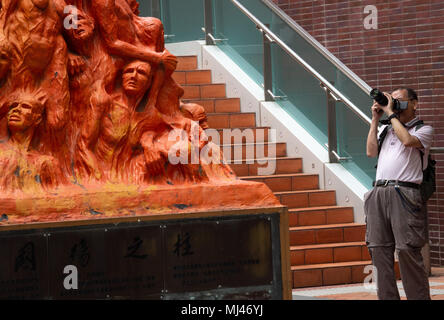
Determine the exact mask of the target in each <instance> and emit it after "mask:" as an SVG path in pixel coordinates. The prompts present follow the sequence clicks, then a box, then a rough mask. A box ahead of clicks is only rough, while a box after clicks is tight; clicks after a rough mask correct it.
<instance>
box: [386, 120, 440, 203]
mask: <svg viewBox="0 0 444 320" xmlns="http://www.w3.org/2000/svg"><path fill="white" fill-rule="evenodd" d="M422 126H424V122H423V121H422V120H418V121H417V122H415V123H414V124H413V125H412V126H411V127H415V131H416V130H418V129H419V128H421V127H422ZM390 127H391V125H388V126H386V127H385V128H384V130H383V131H382V132H381V134H380V136H379V139H378V154H379V153H380V152H381V148H382V143H383V142H384V139H385V137H386V136H387V132H388V130H389V128H390ZM418 151H419V153H420V155H421V165H422V167H421V168H423V167H424V164H423V161H424V160H423V158H424V153H423V152H422V151H421V150H419V149H418ZM422 176H423V178H422V183H421V187H420V191H421V196H422V200H423V201H424V202H426V201H427V200H429V199H430V197H431V196H432V195H433V194H434V193H435V191H436V161H435V160H433V159H432V157H431V156H430V154H429V157H428V159H427V168H426V169H425V170H423V171H422Z"/></svg>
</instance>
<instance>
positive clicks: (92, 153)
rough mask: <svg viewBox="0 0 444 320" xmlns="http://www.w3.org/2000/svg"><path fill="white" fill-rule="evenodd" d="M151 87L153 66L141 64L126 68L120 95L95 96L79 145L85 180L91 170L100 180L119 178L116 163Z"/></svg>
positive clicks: (138, 62) (78, 163) (79, 161)
mask: <svg viewBox="0 0 444 320" xmlns="http://www.w3.org/2000/svg"><path fill="white" fill-rule="evenodd" d="M151 84H152V71H151V66H150V65H149V64H148V63H145V62H141V61H137V62H134V63H130V64H129V65H128V66H126V67H125V68H124V69H123V73H122V89H121V91H120V92H117V93H115V94H113V95H106V94H105V95H103V93H102V95H99V96H98V95H93V96H92V99H93V101H92V104H91V105H92V106H94V107H93V108H89V109H88V112H87V114H86V117H85V119H84V126H82V131H81V135H80V138H79V141H78V146H77V149H78V158H77V160H76V167H77V168H78V174H79V175H80V176H81V177H88V175H89V174H90V173H91V171H93V172H96V173H97V172H99V174H96V175H95V177H96V178H98V179H101V178H105V177H106V178H111V177H113V176H115V175H116V172H115V169H116V165H113V162H115V161H117V160H115V158H116V157H117V155H118V154H120V152H121V150H122V148H123V147H124V146H125V142H126V140H127V139H128V135H129V133H130V130H131V121H132V119H133V116H134V114H135V112H136V108H137V106H138V105H139V104H140V102H141V101H142V99H143V98H144V97H145V95H146V93H147V91H148V89H149V88H150V86H151ZM98 114H100V115H102V116H101V117H98ZM113 168H114V170H113Z"/></svg>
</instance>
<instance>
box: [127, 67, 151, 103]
mask: <svg viewBox="0 0 444 320" xmlns="http://www.w3.org/2000/svg"><path fill="white" fill-rule="evenodd" d="M122 78H123V79H122V80H123V89H124V90H125V93H126V94H128V95H139V94H143V93H145V91H146V90H148V88H149V87H150V86H151V79H152V75H151V66H150V65H149V64H148V63H145V62H142V61H136V62H133V63H130V64H129V65H127V66H126V67H125V69H124V70H123V76H122Z"/></svg>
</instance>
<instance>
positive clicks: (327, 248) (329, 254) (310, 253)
mask: <svg viewBox="0 0 444 320" xmlns="http://www.w3.org/2000/svg"><path fill="white" fill-rule="evenodd" d="M290 260H291V265H292V266H297V265H307V264H318V263H336V262H349V261H363V260H371V258H370V254H369V252H368V249H367V246H366V244H365V242H364V241H358V242H339V243H329V244H314V245H300V246H291V247H290Z"/></svg>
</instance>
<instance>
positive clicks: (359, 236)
mask: <svg viewBox="0 0 444 320" xmlns="http://www.w3.org/2000/svg"><path fill="white" fill-rule="evenodd" d="M357 241H365V224H359V223H340V224H328V225H319V226H306V227H290V246H298V245H312V244H325V243H339V242H357Z"/></svg>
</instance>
